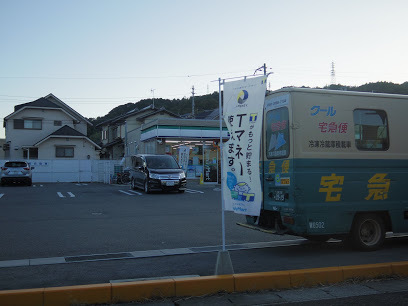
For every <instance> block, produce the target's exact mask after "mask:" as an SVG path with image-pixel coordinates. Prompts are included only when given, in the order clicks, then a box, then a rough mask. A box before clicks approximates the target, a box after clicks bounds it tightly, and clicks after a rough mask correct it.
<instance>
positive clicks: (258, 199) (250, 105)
mask: <svg viewBox="0 0 408 306" xmlns="http://www.w3.org/2000/svg"><path fill="white" fill-rule="evenodd" d="M266 79H267V76H261V77H255V78H250V79H245V80H240V81H234V82H228V83H224V114H223V118H224V121H225V123H226V125H227V127H228V132H229V135H230V138H229V140H228V141H227V142H226V143H225V144H224V145H223V154H222V155H223V173H222V180H223V182H222V183H223V184H222V186H223V195H224V204H225V210H231V211H234V212H236V213H238V214H244V215H251V216H259V214H260V211H261V204H262V188H261V180H260V176H259V175H260V174H259V154H260V145H261V137H262V135H261V134H262V118H263V108H264V101H265V92H266Z"/></svg>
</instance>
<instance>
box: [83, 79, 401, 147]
mask: <svg viewBox="0 0 408 306" xmlns="http://www.w3.org/2000/svg"><path fill="white" fill-rule="evenodd" d="M323 89H331V90H347V91H362V92H375V93H389V94H402V95H408V82H405V83H402V84H395V83H390V82H376V83H367V84H364V85H361V86H346V85H340V84H337V85H330V86H326V87H324V88H323ZM152 103H153V100H152V99H143V100H140V101H138V102H135V103H126V104H123V105H120V106H117V107H115V108H113V109H112V110H111V111H110V112H109V113H108V114H106V115H105V116H102V117H97V118H87V119H88V120H89V121H90V122H92V124H93V125H94V126H93V127H91V128H89V130H88V135H89V137H90V138H91V139H92V140H93V141H95V142H96V143H99V142H100V133H99V131H98V130H97V129H96V128H95V126H96V125H97V124H99V123H102V122H104V121H107V120H110V119H113V118H116V117H118V116H120V115H123V114H125V113H127V112H128V111H131V110H133V109H135V108H137V109H142V108H144V107H146V106H149V105H151V104H152ZM194 103H195V113H196V114H197V113H199V112H202V111H205V110H213V109H215V108H218V92H214V93H212V94H208V95H203V96H195V97H194ZM154 105H155V107H157V108H161V107H164V108H166V109H167V110H169V111H171V112H173V113H175V114H178V115H186V114H190V113H191V98H188V99H187V98H183V99H172V100H170V99H161V98H158V99H157V98H156V99H154Z"/></svg>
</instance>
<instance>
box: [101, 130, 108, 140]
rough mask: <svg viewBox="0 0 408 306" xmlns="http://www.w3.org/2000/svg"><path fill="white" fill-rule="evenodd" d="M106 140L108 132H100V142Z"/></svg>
mask: <svg viewBox="0 0 408 306" xmlns="http://www.w3.org/2000/svg"><path fill="white" fill-rule="evenodd" d="M106 139H108V131H107V130H105V131H102V140H106Z"/></svg>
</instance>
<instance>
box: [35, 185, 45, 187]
mask: <svg viewBox="0 0 408 306" xmlns="http://www.w3.org/2000/svg"><path fill="white" fill-rule="evenodd" d="M33 187H37V185H33ZM40 187H44V185H40Z"/></svg>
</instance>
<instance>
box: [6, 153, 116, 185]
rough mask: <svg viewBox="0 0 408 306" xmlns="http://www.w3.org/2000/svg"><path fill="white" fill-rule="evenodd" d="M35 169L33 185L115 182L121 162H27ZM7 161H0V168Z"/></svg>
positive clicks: (50, 160) (52, 160) (74, 160)
mask: <svg viewBox="0 0 408 306" xmlns="http://www.w3.org/2000/svg"><path fill="white" fill-rule="evenodd" d="M26 161H27V162H28V163H30V166H32V167H34V169H33V183H57V182H78V183H81V182H101V183H105V184H111V183H113V182H114V179H113V178H114V174H115V168H116V167H117V166H118V165H120V162H121V161H120V160H78V159H72V160H55V159H48V160H26ZM4 163H5V160H4V159H3V160H1V159H0V166H3V165H4Z"/></svg>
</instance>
